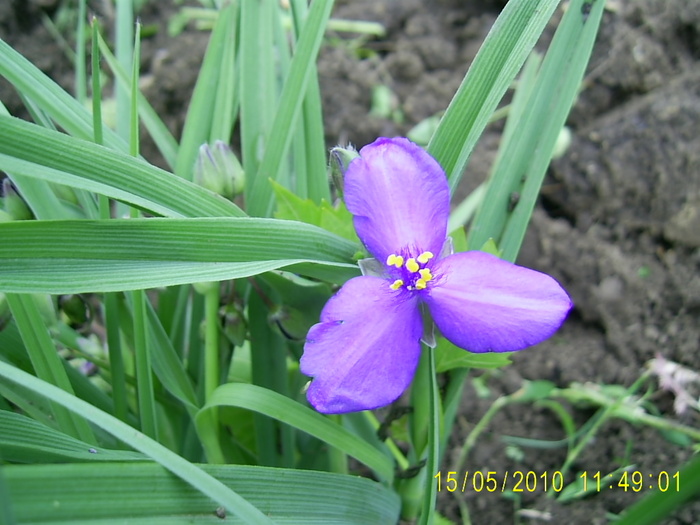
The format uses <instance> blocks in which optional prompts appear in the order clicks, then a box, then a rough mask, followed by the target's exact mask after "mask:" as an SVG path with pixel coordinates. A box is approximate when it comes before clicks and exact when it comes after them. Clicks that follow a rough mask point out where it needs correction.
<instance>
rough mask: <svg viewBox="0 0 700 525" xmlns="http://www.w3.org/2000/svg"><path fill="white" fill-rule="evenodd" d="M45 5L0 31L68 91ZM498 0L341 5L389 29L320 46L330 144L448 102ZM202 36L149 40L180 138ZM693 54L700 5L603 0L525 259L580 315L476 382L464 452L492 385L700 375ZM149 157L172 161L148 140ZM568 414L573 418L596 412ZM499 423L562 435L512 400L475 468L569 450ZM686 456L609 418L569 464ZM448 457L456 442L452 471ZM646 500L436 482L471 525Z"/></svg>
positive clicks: (394, 126) (478, 166) (641, 463)
mask: <svg viewBox="0 0 700 525" xmlns="http://www.w3.org/2000/svg"><path fill="white" fill-rule="evenodd" d="M39 3H40V2H11V3H9V2H2V3H0V35H2V37H3V38H4V39H6V40H7V41H8V42H9V43H10V44H11V45H13V46H15V47H16V48H17V49H18V50H19V51H20V52H22V53H23V54H24V55H25V56H27V57H30V58H31V60H32V61H33V62H34V63H35V64H37V65H38V66H39V67H40V68H41V69H42V70H44V71H46V72H47V73H49V74H50V75H51V76H52V77H54V78H56V79H57V80H59V81H60V82H61V83H62V84H64V85H65V86H66V87H67V88H69V87H70V83H71V78H72V77H71V73H70V71H71V65H70V62H69V61H68V60H67V59H66V58H65V57H64V55H62V54H61V52H60V50H58V48H57V47H56V46H55V45H54V41H53V39H52V38H51V37H50V36H49V35H48V34H47V33H46V31H45V29H44V27H43V26H42V25H41V23H40V21H39V20H40V19H39V17H38V14H39V9H40V8H39V7H38V4H39ZM49 3H50V2H49ZM504 3H505V2H498V1H496V0H492V1H476V0H464V1H458V0H452V1H450V0H432V1H431V0H428V1H419V0H402V1H392V0H356V1H352V2H351V1H338V2H337V6H336V10H335V16H336V17H341V18H350V19H360V20H376V21H379V22H381V23H383V24H384V25H385V26H386V28H387V36H386V37H384V38H382V39H375V40H372V41H370V42H368V43H367V44H366V45H365V46H364V50H365V52H364V53H363V58H362V59H360V58H358V55H357V53H354V52H353V50H352V49H351V48H350V46H341V45H334V46H326V47H325V48H324V49H323V50H322V53H321V58H320V65H319V75H320V79H321V85H322V92H323V101H324V112H325V120H326V137H327V141H328V144H329V145H333V144H336V143H338V142H341V141H342V142H346V141H350V142H352V143H354V144H356V145H358V146H361V145H364V144H366V143H368V142H371V141H372V140H374V138H376V137H377V136H379V135H389V136H391V135H404V134H406V132H407V131H408V130H409V129H410V128H411V127H412V126H413V125H415V124H416V123H417V122H419V121H421V120H422V119H424V118H427V117H429V116H431V115H433V114H435V113H437V112H439V111H441V110H444V108H445V107H446V106H447V104H448V102H449V101H450V99H451V97H452V96H453V94H454V92H455V90H456V88H457V86H458V85H459V83H460V81H461V79H462V77H463V76H464V73H465V72H466V70H467V68H468V66H469V64H470V62H471V60H472V59H473V57H474V55H475V54H476V51H477V50H478V46H479V44H480V42H481V41H482V40H483V38H484V36H485V35H486V33H487V31H488V29H489V27H490V25H491V24H492V22H493V21H494V19H495V17H496V16H497V14H498V11H499V9H500V8H501V7H502V5H503V4H504ZM153 4H156V3H153ZM159 4H165V3H159ZM101 5H102V4H101ZM49 14H50V11H49ZM102 14H103V15H107V16H108V15H109V13H102ZM170 14H172V7H167V8H166V7H165V6H164V5H159V6H158V7H157V8H156V7H149V8H147V11H146V12H144V13H143V14H142V17H143V19H144V21H146V22H149V23H150V22H154V23H160V24H161V28H162V27H163V26H164V24H165V23H166V21H167V20H166V19H167V17H168V16H169V15H170ZM549 33H550V34H551V28H550V30H549ZM206 37H207V35H206V34H204V33H200V32H197V31H195V30H193V29H188V30H186V31H185V32H184V33H183V34H181V35H180V36H178V37H177V38H174V39H172V38H169V37H167V35H166V34H165V31H164V30H163V29H161V31H159V32H158V33H157V34H156V35H155V36H153V37H151V38H150V39H148V40H147V41H145V42H144V56H143V61H142V62H143V69H144V72H145V73H146V74H147V75H148V76H147V77H146V78H147V82H146V88H145V90H146V94H147V95H148V97H149V99H150V101H151V102H152V104H153V105H154V106H155V108H156V110H157V111H158V113H159V114H161V115H164V116H165V118H166V122H167V123H168V124H169V125H170V126H171V129H172V130H173V131H174V132H175V133H178V132H179V131H180V128H181V126H182V122H183V119H184V112H185V109H186V107H185V104H186V101H187V100H188V98H189V96H190V93H191V90H192V87H193V85H194V80H195V78H196V74H197V70H198V64H199V62H200V60H201V56H202V54H203V52H204V49H205V46H206ZM367 50H369V51H371V52H370V53H367V52H366V51H367ZM368 55H369V56H368ZM699 60H700V3H698V2H697V1H695V0H692V1H688V0H609V1H608V9H607V11H606V13H605V16H604V20H603V25H602V29H601V33H600V35H599V39H598V42H597V44H596V47H595V51H594V55H593V58H592V61H591V64H590V67H589V73H588V75H587V77H586V81H585V86H584V90H583V91H582V93H581V95H580V98H579V100H578V102H577V104H576V106H575V108H574V110H573V112H572V114H571V117H570V119H569V122H568V126H569V127H570V128H571V130H572V132H573V140H572V143H571V146H570V148H569V149H568V151H567V153H566V154H565V155H564V156H563V157H562V158H560V159H559V160H557V161H555V162H554V163H553V165H552V167H551V169H550V170H549V173H548V175H547V179H546V181H545V185H544V187H543V191H542V198H541V202H540V206H539V207H538V209H537V210H536V213H535V215H534V218H533V221H532V227H531V229H530V231H529V234H528V237H527V239H526V243H525V245H524V248H523V251H522V253H521V257H520V259H519V263H521V264H523V265H526V266H529V267H533V268H537V269H539V270H542V271H545V272H547V273H550V274H552V275H554V276H555V277H556V278H558V279H559V280H560V281H561V282H562V284H563V285H564V286H565V288H566V289H567V290H568V291H569V293H570V294H571V296H572V298H573V300H574V302H575V305H576V306H575V310H574V311H573V313H572V315H571V317H570V318H569V320H568V321H567V322H566V324H565V325H564V327H563V328H562V330H561V331H560V332H559V333H558V335H557V336H555V337H554V338H553V339H551V340H550V341H547V342H545V343H543V344H541V345H539V346H538V347H537V348H532V349H529V350H526V351H524V352H520V353H519V354H517V355H515V356H514V358H513V361H514V364H513V365H512V366H510V367H507V368H506V369H504V370H502V371H500V372H498V373H495V374H492V376H491V377H490V378H489V379H488V380H487V381H486V384H487V385H488V387H489V389H490V392H491V397H489V398H487V399H482V398H480V397H479V396H478V395H477V391H476V390H475V388H474V387H473V385H472V382H471V381H470V382H468V385H467V388H466V389H465V395H464V401H463V404H462V410H461V414H460V417H459V420H458V423H457V427H456V431H455V435H454V436H453V438H452V440H451V445H452V446H453V447H454V450H457V449H458V448H459V447H460V446H461V443H462V442H463V440H464V437H465V436H466V435H467V434H468V432H470V431H471V429H472V428H473V426H474V424H475V423H476V422H478V421H479V419H480V418H481V417H482V416H483V414H484V413H485V411H486V410H487V408H488V407H489V406H490V405H491V404H492V403H493V400H494V399H495V397H496V396H498V395H500V394H510V393H513V392H515V391H516V390H517V389H518V388H520V387H521V386H522V384H523V380H524V379H528V380H538V379H546V380H549V381H552V382H553V383H555V384H556V385H557V386H559V387H566V386H568V385H569V384H571V383H572V382H581V383H585V382H593V383H599V384H619V385H623V386H626V387H627V386H630V385H631V384H632V383H633V382H634V381H635V380H636V379H637V378H638V377H639V376H640V374H641V373H642V371H643V370H644V367H645V363H646V362H647V361H648V360H649V359H651V358H653V357H654V356H655V355H657V354H661V355H663V356H664V357H665V358H667V359H669V360H672V361H676V362H678V363H681V364H683V365H684V366H687V367H689V368H691V369H693V370H700V351H699V350H700V348H699V343H698V341H700V327H699V326H698V314H699V313H700V274H699V273H698V270H699V267H700V134H699V133H698V124H699V123H700V74H699V72H700V69H698V65H699V62H698V61H699ZM377 84H384V85H387V86H388V87H389V88H390V89H391V91H392V92H393V94H394V97H395V99H394V102H395V109H397V110H399V111H400V113H401V114H402V116H403V120H402V121H400V122H397V120H396V119H389V118H383V117H379V116H370V115H369V114H368V113H369V110H370V107H371V94H372V88H373V87H374V86H376V85H377ZM0 99H1V100H3V101H4V102H5V103H6V105H7V106H8V107H9V109H10V111H11V112H13V113H14V114H18V115H23V112H22V110H21V104H20V101H19V99H18V97H16V95H14V93H13V92H12V90H11V89H9V88H8V87H7V86H6V84H5V83H1V84H0ZM497 138H498V126H494V127H493V129H489V130H487V132H486V133H485V135H484V137H483V139H482V141H481V143H480V144H479V146H478V148H477V150H476V152H475V153H474V155H473V158H472V161H471V163H470V166H469V168H468V172H467V174H466V175H465V181H464V187H463V188H461V189H460V192H459V195H462V196H463V195H465V194H466V191H467V188H472V187H474V186H475V185H476V184H478V182H480V181H481V180H483V179H484V178H485V176H486V174H487V172H488V167H489V165H490V161H491V159H492V158H493V155H494V153H495V148H496V147H497ZM144 153H145V155H146V156H147V157H149V158H150V159H151V160H153V161H154V162H156V163H162V161H161V160H160V159H159V156H158V155H157V154H156V153H154V152H153V150H148V149H147V150H145V151H144ZM654 401H655V403H656V405H657V406H659V407H660V408H661V410H662V413H663V414H664V415H666V416H667V417H668V418H671V419H676V420H680V421H682V422H683V423H685V424H688V425H693V426H697V425H698V417H697V413H693V414H690V415H688V414H686V415H685V416H683V417H680V416H676V415H675V414H674V413H673V407H672V401H673V399H672V397H671V396H670V394H663V393H659V394H657V395H656V396H655V397H654ZM569 409H570V411H571V414H572V416H573V418H574V420H575V421H576V423H577V424H578V425H581V424H583V423H584V422H585V421H586V420H587V419H588V418H590V417H591V415H592V414H593V412H592V411H591V410H589V409H581V408H574V407H569ZM504 436H518V437H524V438H531V439H538V440H545V441H555V440H560V439H562V438H563V437H564V436H565V434H564V431H563V429H562V424H561V422H560V420H559V419H558V417H557V416H556V415H555V414H554V413H553V412H552V411H550V410H549V409H547V408H545V407H542V406H537V405H536V404H533V403H527V404H521V405H512V406H510V407H508V408H506V409H505V410H503V411H501V412H500V413H499V414H498V415H497V416H496V418H495V419H494V420H493V421H492V423H491V424H490V425H489V426H488V428H487V431H486V432H485V433H484V434H483V435H482V437H481V438H480V440H479V441H478V442H477V445H476V447H475V448H474V449H473V451H472V453H471V454H470V456H469V458H468V460H467V463H466V465H465V467H464V470H469V471H470V472H473V471H475V470H479V471H484V472H486V471H495V472H496V473H497V477H498V478H499V479H502V478H503V476H504V475H505V472H506V471H508V472H511V473H512V472H513V471H516V470H520V471H525V472H527V471H533V472H535V473H536V474H538V475H540V474H543V473H552V472H554V471H556V470H558V469H559V468H560V467H561V465H562V463H563V461H564V458H565V454H566V449H565V448H563V447H561V448H550V449H542V448H534V447H526V446H523V445H522V444H521V445H520V447H519V448H516V449H514V448H512V447H508V445H507V443H506V442H505V440H504ZM690 453H691V450H690V449H689V448H688V447H681V446H678V445H675V444H673V443H671V442H670V441H668V440H667V439H666V438H665V437H664V436H663V435H662V434H661V433H659V432H658V431H656V430H653V429H651V428H648V427H643V426H633V425H631V424H629V423H626V422H622V421H611V422H608V423H606V424H604V425H603V426H602V428H601V429H600V430H599V431H598V432H597V434H596V437H595V440H594V441H593V442H592V443H591V444H590V445H589V446H588V447H586V449H585V451H584V452H583V454H582V455H581V456H580V457H579V459H578V461H577V462H576V463H575V464H574V465H573V467H572V474H569V475H567V477H566V482H567V483H568V482H571V481H573V480H574V478H575V474H576V472H580V471H583V470H587V471H589V472H595V471H601V472H602V473H603V474H606V473H608V472H611V471H613V470H614V469H615V468H617V467H619V466H622V465H624V464H634V465H636V469H637V470H639V471H641V472H643V473H645V475H647V474H652V473H653V474H656V473H658V472H659V471H663V470H665V471H671V472H673V471H675V470H676V469H678V468H679V467H680V466H681V465H682V464H683V462H684V461H685V460H686V459H687V458H688V457H689V456H690ZM454 455H455V454H454V453H448V454H447V458H446V462H445V465H444V466H443V472H446V471H447V470H448V469H449V468H450V465H451V461H452V460H453V459H454ZM514 458H515V459H514ZM460 474H463V472H461V473H460ZM641 495H643V494H636V493H633V492H631V491H628V492H624V491H622V490H607V487H604V490H602V491H601V492H600V493H598V494H593V495H591V496H589V497H588V498H587V499H584V500H578V501H575V502H573V503H569V504H565V505H564V504H561V503H557V502H556V500H554V499H551V498H548V497H546V496H545V495H543V494H542V493H541V492H539V491H538V492H535V493H528V492H527V491H526V492H525V493H523V494H522V495H521V498H520V499H519V500H518V501H513V500H510V499H506V498H505V497H503V496H502V495H501V494H489V493H486V492H485V491H482V492H479V493H476V492H474V491H473V490H472V491H469V490H468V491H467V492H465V493H464V494H461V493H459V491H458V493H457V494H456V495H455V494H447V493H445V492H443V493H441V494H440V510H441V512H443V513H444V514H445V515H446V516H447V517H449V518H451V519H454V520H455V521H457V522H460V520H461V518H460V508H459V505H458V502H457V499H458V498H459V499H462V500H463V501H465V502H466V504H467V507H468V508H469V511H470V515H471V519H472V523H475V524H482V523H484V524H487V523H495V524H501V523H504V524H505V523H530V522H532V523H538V522H544V523H547V522H549V523H572V524H598V523H601V524H602V523H607V522H608V520H609V517H610V514H617V513H619V512H621V511H622V510H624V509H625V508H626V507H627V506H629V505H630V504H631V503H633V502H634V501H637V500H638V499H639V498H640V497H641ZM523 510H525V511H527V512H525V513H523V512H522V511H523ZM533 516H535V517H533ZM697 522H700V504H698V503H693V504H690V505H687V506H686V507H684V508H682V509H680V510H678V511H677V512H676V513H675V514H674V515H673V516H672V517H671V518H669V519H668V520H667V521H665V522H664V523H669V524H692V523H697Z"/></svg>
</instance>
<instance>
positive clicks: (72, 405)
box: [0, 361, 271, 524]
mask: <svg viewBox="0 0 700 525" xmlns="http://www.w3.org/2000/svg"><path fill="white" fill-rule="evenodd" d="M0 378H2V379H3V381H9V382H12V383H16V384H21V385H22V386H23V387H25V388H28V389H30V390H32V391H34V392H36V393H38V394H41V395H43V396H45V397H47V398H50V399H51V400H52V401H53V402H54V403H57V404H59V405H61V406H63V407H65V408H66V409H68V410H70V411H71V412H73V413H75V414H77V415H79V416H82V417H84V418H85V419H86V420H88V421H90V422H91V423H93V424H94V425H96V426H98V427H100V428H102V429H104V430H105V431H107V432H109V433H110V434H112V435H113V436H114V437H116V438H118V439H120V440H121V441H123V442H124V443H126V444H128V445H129V446H131V447H133V448H134V449H136V450H138V451H139V452H142V453H143V454H146V455H147V456H149V457H150V458H152V459H153V460H155V461H157V462H158V463H160V464H161V465H163V466H164V467H165V468H166V469H168V470H170V471H171V472H172V473H173V474H175V475H176V476H178V477H180V478H181V479H183V480H184V481H185V482H186V483H189V484H190V485H191V486H193V487H194V488H195V489H197V490H199V491H200V492H202V493H203V494H205V495H206V496H207V497H208V498H211V500H213V501H214V502H216V503H217V504H218V505H221V506H223V507H225V508H226V509H227V510H228V511H229V512H230V513H231V514H233V515H236V516H238V517H239V518H241V519H242V520H244V522H245V523H254V524H258V523H260V524H269V523H271V522H270V520H269V519H268V518H267V517H266V516H265V515H264V514H263V513H262V512H260V510H258V509H257V508H255V506H254V505H252V504H251V503H250V502H248V501H247V500H246V499H245V498H243V497H241V496H240V495H239V494H237V493H236V492H234V491H233V490H231V489H230V488H229V487H227V486H226V485H225V484H224V483H222V482H221V481H219V480H217V479H215V478H214V477H212V476H211V475H210V474H207V473H206V472H205V471H203V470H202V469H200V468H199V467H197V466H196V465H193V464H192V463H190V462H189V461H187V460H185V459H183V458H181V457H180V456H178V455H177V454H175V453H174V452H171V451H170V450H168V449H167V448H165V447H164V446H162V445H160V444H159V443H157V442H155V441H153V440H152V439H150V438H148V437H147V436H145V435H143V434H142V433H141V432H138V431H137V430H136V429H134V428H133V427H130V426H129V425H127V424H126V423H123V422H122V421H119V420H118V419H116V418H115V417H113V416H111V415H109V414H107V413H105V412H102V411H101V410H99V409H97V408H95V407H94V406H92V405H91V404H89V403H86V402H85V401H83V400H81V399H78V398H77V397H75V396H73V395H71V394H69V393H67V392H65V391H63V390H61V389H60V388H58V387H55V386H53V385H51V384H49V383H46V382H45V381H41V380H40V379H37V378H36V377H34V376H32V375H30V374H27V373H26V372H23V371H21V370H19V369H17V368H15V367H13V366H11V365H8V364H6V363H4V362H2V361H0ZM31 469H32V467H29V466H22V467H21V468H19V469H17V472H18V474H17V475H18V477H20V478H21V477H22V476H25V475H29V473H30V472H31ZM4 470H5V475H6V476H7V475H8V469H7V468H5V469H4ZM88 471H92V472H93V474H94V475H96V476H97V477H99V478H101V479H116V476H109V477H105V475H104V474H105V471H104V465H101V466H100V468H98V469H95V468H94V467H92V468H88ZM25 472H26V474H25ZM83 474H84V475H85V474H86V473H83ZM44 479H46V478H44ZM58 479H60V480H61V481H60V483H59V485H60V486H63V487H68V484H67V483H66V482H65V478H64V477H62V476H59V477H58ZM9 485H10V493H11V494H13V495H12V499H13V500H14V499H15V497H20V496H21V495H25V496H29V497H30V498H32V501H36V500H35V498H36V496H37V487H36V483H35V482H34V481H33V480H32V481H31V482H30V484H29V487H32V486H34V488H33V489H31V490H29V489H21V490H17V489H15V490H17V492H16V494H17V495H16V496H15V493H13V492H12V490H13V489H12V487H16V485H15V483H9ZM89 486H90V485H88V487H89ZM71 489H72V487H71ZM55 490H56V489H55V488H52V489H51V490H49V493H50V492H51V491H54V493H55ZM88 494H90V490H88V489H86V490H85V492H84V493H81V497H82V499H83V502H88V501H93V500H94V493H92V494H90V496H89V497H88V496H87V495H88ZM123 501H126V500H122V503H121V505H122V506H124V503H123ZM210 504H211V502H210ZM52 507H53V505H49V506H48V510H45V511H44V513H46V512H51V511H54V512H55V509H53V508H52ZM29 508H30V509H34V510H33V511H36V509H37V508H40V506H37V505H30V506H29ZM15 512H17V508H15ZM83 515H85V516H90V517H91V518H93V519H94V517H95V514H92V513H90V512H85V514H83ZM20 521H22V520H21V519H20Z"/></svg>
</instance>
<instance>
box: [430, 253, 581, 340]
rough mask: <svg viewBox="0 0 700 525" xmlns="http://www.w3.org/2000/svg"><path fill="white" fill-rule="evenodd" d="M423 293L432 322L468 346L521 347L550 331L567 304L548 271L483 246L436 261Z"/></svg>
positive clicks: (557, 326) (559, 318)
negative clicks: (525, 265)
mask: <svg viewBox="0 0 700 525" xmlns="http://www.w3.org/2000/svg"><path fill="white" fill-rule="evenodd" d="M433 273H434V274H435V275H436V276H437V277H436V280H435V282H434V283H433V285H432V286H431V288H430V289H429V291H428V293H427V294H425V296H424V300H425V301H426V303H427V304H428V307H429V308H430V313H431V314H432V316H433V320H434V321H435V324H436V325H437V327H438V328H439V329H440V331H441V332H442V335H444V336H445V337H446V338H447V339H449V340H450V341H452V342H453V343H454V344H455V345H457V346H459V347H461V348H464V349H466V350H469V351H470V352H510V351H513V350H522V349H523V348H526V347H528V346H532V345H534V344H536V343H539V342H540V341H543V340H545V339H547V338H548V337H550V336H551V335H552V334H553V333H554V332H556V330H557V329H558V328H559V327H560V326H561V324H562V323H563V322H564V319H566V316H567V314H568V313H569V310H570V309H571V307H572V306H573V303H572V302H571V299H570V298H569V296H568V295H567V293H566V292H565V291H564V290H563V289H562V287H561V286H560V285H559V283H557V281H555V280H554V279H553V278H552V277H550V276H549V275H546V274H544V273H540V272H536V271H534V270H529V269H527V268H523V267H522V266H516V265H515V264H511V263H509V262H507V261H503V260H501V259H499V258H498V257H494V256H493V255H489V254H487V253H483V252H477V251H474V252H463V253H457V254H454V255H450V256H449V257H446V258H444V259H442V260H440V261H438V262H437V263H436V264H435V266H434V268H433Z"/></svg>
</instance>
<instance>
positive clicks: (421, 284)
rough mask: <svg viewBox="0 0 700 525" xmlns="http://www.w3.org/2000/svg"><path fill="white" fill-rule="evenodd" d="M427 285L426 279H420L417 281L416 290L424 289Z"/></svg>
mask: <svg viewBox="0 0 700 525" xmlns="http://www.w3.org/2000/svg"><path fill="white" fill-rule="evenodd" d="M426 286H427V284H426V282H425V279H418V280H417V281H416V290H424V289H425V287H426Z"/></svg>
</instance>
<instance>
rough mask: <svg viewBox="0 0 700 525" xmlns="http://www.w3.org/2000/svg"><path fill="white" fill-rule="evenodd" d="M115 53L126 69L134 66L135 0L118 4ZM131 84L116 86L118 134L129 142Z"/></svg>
mask: <svg viewBox="0 0 700 525" xmlns="http://www.w3.org/2000/svg"><path fill="white" fill-rule="evenodd" d="M114 33H115V37H114V40H115V54H116V56H117V62H118V63H119V64H120V65H121V66H122V67H123V68H124V69H125V70H127V71H128V70H129V69H130V68H131V66H132V58H133V47H132V46H133V44H134V3H133V0H121V1H120V2H117V4H116V16H115V17H114ZM130 92H131V87H130V83H129V85H126V86H124V85H121V84H117V85H115V86H114V93H115V98H116V99H117V134H118V135H119V136H120V137H122V138H123V139H125V140H126V141H127V142H128V140H129V136H130V134H131V133H130V129H131V115H130V113H129V111H128V108H129V93H130Z"/></svg>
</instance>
